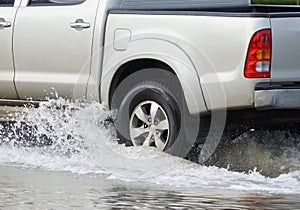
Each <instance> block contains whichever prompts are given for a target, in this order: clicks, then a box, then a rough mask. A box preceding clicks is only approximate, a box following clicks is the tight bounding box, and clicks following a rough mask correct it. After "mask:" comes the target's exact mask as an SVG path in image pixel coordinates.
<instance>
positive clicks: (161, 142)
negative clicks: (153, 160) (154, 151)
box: [129, 101, 170, 151]
mask: <svg viewBox="0 0 300 210" xmlns="http://www.w3.org/2000/svg"><path fill="white" fill-rule="evenodd" d="M129 131H130V138H131V140H132V143H133V145H134V146H154V147H157V148H158V149H159V150H161V151H162V150H164V148H165V147H166V145H167V143H168V141H169V135H170V123H169V118H168V115H167V114H166V112H165V110H164V109H163V108H162V107H161V106H160V105H159V104H158V103H156V102H155V101H145V102H142V103H140V104H139V105H137V106H136V108H135V109H134V110H133V112H132V114H131V118H130V124H129Z"/></svg>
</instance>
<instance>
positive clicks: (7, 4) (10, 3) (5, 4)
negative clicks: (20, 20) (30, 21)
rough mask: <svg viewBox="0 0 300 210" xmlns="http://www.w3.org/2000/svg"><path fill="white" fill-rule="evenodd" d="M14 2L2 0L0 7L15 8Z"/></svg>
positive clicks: (0, 0) (12, 0)
mask: <svg viewBox="0 0 300 210" xmlns="http://www.w3.org/2000/svg"><path fill="white" fill-rule="evenodd" d="M14 1H15V0H0V7H8V6H11V7H13V6H14Z"/></svg>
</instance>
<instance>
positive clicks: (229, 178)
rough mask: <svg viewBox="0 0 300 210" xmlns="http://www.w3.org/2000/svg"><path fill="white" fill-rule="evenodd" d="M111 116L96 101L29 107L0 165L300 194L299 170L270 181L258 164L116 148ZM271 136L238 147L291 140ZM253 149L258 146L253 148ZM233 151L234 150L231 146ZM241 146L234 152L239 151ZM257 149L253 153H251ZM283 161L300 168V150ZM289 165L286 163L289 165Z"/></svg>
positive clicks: (4, 132)
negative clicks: (207, 162) (236, 167)
mask: <svg viewBox="0 0 300 210" xmlns="http://www.w3.org/2000/svg"><path fill="white" fill-rule="evenodd" d="M111 116H112V113H111V112H108V111H106V110H105V108H104V107H103V106H102V105H101V104H99V103H96V102H94V103H82V102H81V103H79V102H71V101H68V100H63V99H58V100H50V101H49V102H43V103H41V104H40V106H39V107H38V108H32V107H27V108H25V109H24V110H23V112H22V113H20V114H18V115H16V116H15V118H16V119H17V121H16V122H14V123H10V124H2V125H0V142H1V146H0V165H6V166H17V167H22V168H40V169H44V170H51V171H58V172H59V171H70V172H72V173H77V174H90V173H91V174H105V175H106V176H107V177H108V179H118V180H122V181H127V182H141V183H144V184H145V185H147V184H151V185H152V184H155V185H163V186H167V187H172V188H174V187H175V188H201V189H205V188H218V189H220V188H221V189H228V190H242V191H258V192H261V191H263V192H271V193H278V192H280V193H292V194H300V170H299V168H297V167H295V168H294V169H293V170H288V171H284V170H282V171H280V172H281V174H279V175H278V176H276V177H274V178H271V177H267V176H264V175H262V173H261V170H260V169H255V167H256V165H255V163H254V165H251V167H250V168H248V169H247V170H246V169H244V170H243V172H235V171H230V170H229V168H226V167H225V168H219V167H216V166H202V165H198V164H195V163H193V162H190V161H186V160H184V159H181V158H177V157H173V156H170V155H168V154H165V153H162V152H159V151H157V150H156V149H155V148H143V147H131V148H128V147H125V146H124V145H119V144H117V138H116V134H115V133H116V132H115V129H114V126H113V124H111V123H109V121H108V123H104V122H106V121H105V120H106V119H108V118H111ZM268 135H269V136H268ZM268 135H266V133H259V132H257V133H255V134H252V133H251V134H247V135H243V136H241V137H239V138H240V139H236V142H235V143H237V144H238V143H240V144H241V145H243V146H244V149H245V151H247V149H249V148H251V147H249V145H251V144H244V143H245V142H248V143H249V142H252V140H253V139H255V138H257V139H259V138H260V137H262V136H264V137H268V138H274V137H278V136H281V137H282V138H283V137H284V136H286V135H285V132H275V133H272V132H268ZM289 137H290V139H291V138H292V137H291V136H289ZM293 138H296V139H297V138H299V137H297V136H296V137H293ZM283 140H284V138H283ZM252 146H253V148H254V144H253V145H252ZM224 148H225V147H223V148H221V149H224ZM231 148H235V147H234V146H233V145H231ZM241 148H243V147H236V148H235V149H236V150H237V151H239V149H241ZM264 149H265V148H264ZM221 151H222V150H221ZM225 151H228V150H223V153H222V152H221V153H220V154H221V155H219V158H218V159H219V160H220V159H222V158H223V157H225V156H224V155H225V153H226V152H225ZM255 151H257V150H255V149H253V150H252V153H251V151H250V152H249V154H254V153H255ZM228 153H230V152H228ZM281 157H282V159H281V160H286V162H289V163H291V160H292V159H293V160H294V162H293V164H294V165H295V166H299V162H300V161H298V159H297V158H298V157H299V153H298V149H297V148H292V149H288V148H286V150H285V152H284V153H282V154H281ZM233 158H234V155H233ZM260 158H261V157H260ZM268 160H270V158H267V159H266V161H268ZM225 162H226V161H225ZM286 162H282V163H281V165H283V166H284V165H285V164H286ZM267 163H268V162H266V164H267ZM223 167H224V166H223ZM249 169H252V170H249Z"/></svg>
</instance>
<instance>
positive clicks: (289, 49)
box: [271, 17, 300, 82]
mask: <svg viewBox="0 0 300 210" xmlns="http://www.w3.org/2000/svg"><path fill="white" fill-rule="evenodd" d="M271 26H272V55H273V56H272V64H271V65H272V66H271V81H272V82H290V81H300V17H281V18H279V17H278V18H276V17H274V18H271Z"/></svg>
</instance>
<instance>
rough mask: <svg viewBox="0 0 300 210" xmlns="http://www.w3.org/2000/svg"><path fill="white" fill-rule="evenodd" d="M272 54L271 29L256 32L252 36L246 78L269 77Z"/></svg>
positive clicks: (246, 65)
mask: <svg viewBox="0 0 300 210" xmlns="http://www.w3.org/2000/svg"><path fill="white" fill-rule="evenodd" d="M271 55H272V36H271V30H270V29H264V30H261V31H258V32H256V33H255V34H254V35H253V37H252V38H251V41H250V44H249V48H248V54H247V58H246V64H245V77H246V78H269V77H270V68H271Z"/></svg>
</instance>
